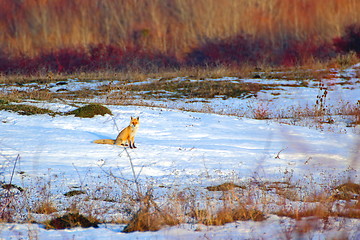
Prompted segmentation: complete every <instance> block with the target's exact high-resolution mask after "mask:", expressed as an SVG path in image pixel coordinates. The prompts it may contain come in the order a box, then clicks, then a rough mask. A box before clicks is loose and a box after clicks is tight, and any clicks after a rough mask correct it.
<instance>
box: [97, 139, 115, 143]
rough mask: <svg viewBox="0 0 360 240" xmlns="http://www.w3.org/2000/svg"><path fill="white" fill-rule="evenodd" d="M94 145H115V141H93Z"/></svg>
mask: <svg viewBox="0 0 360 240" xmlns="http://www.w3.org/2000/svg"><path fill="white" fill-rule="evenodd" d="M93 143H97V144H115V140H113V139H98V140H95V141H93Z"/></svg>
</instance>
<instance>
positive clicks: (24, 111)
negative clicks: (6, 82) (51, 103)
mask: <svg viewBox="0 0 360 240" xmlns="http://www.w3.org/2000/svg"><path fill="white" fill-rule="evenodd" d="M0 110H5V111H11V112H16V113H18V114H20V115H35V114H49V115H55V112H53V111H51V110H49V109H46V108H39V107H36V106H31V105H27V104H0Z"/></svg>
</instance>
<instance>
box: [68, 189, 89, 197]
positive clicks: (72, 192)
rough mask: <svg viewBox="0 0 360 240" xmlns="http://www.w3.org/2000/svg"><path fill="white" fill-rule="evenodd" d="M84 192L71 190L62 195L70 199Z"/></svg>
mask: <svg viewBox="0 0 360 240" xmlns="http://www.w3.org/2000/svg"><path fill="white" fill-rule="evenodd" d="M85 193H86V192H84V191H81V190H72V191H70V192H67V193H65V194H64V196H66V197H72V196H76V195H80V194H85Z"/></svg>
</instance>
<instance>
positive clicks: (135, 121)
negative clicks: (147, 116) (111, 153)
mask: <svg viewBox="0 0 360 240" xmlns="http://www.w3.org/2000/svg"><path fill="white" fill-rule="evenodd" d="M139 126H140V120H139V117H137V118H133V117H131V120H130V124H129V126H127V127H126V128H124V129H123V130H122V131H121V132H120V133H119V135H118V136H117V137H116V139H115V140H113V139H98V140H95V141H94V143H98V144H115V145H122V146H127V145H129V147H130V148H136V146H135V135H136V132H137V130H138V129H139Z"/></svg>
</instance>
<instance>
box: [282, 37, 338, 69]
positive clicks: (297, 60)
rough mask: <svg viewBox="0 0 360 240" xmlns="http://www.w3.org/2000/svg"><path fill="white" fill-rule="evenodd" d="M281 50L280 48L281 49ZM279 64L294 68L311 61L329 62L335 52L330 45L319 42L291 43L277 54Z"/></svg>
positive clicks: (309, 40)
mask: <svg viewBox="0 0 360 240" xmlns="http://www.w3.org/2000/svg"><path fill="white" fill-rule="evenodd" d="M279 49H280V48H279ZM277 56H278V62H277V64H280V65H285V66H294V65H298V64H304V63H306V62H307V61H308V60H309V59H318V60H328V59H330V58H331V57H334V56H335V52H334V50H333V48H332V46H331V44H329V43H325V42H320V43H319V42H318V41H317V40H315V39H312V38H309V39H307V40H305V41H296V40H293V41H289V42H288V44H287V45H286V46H285V47H284V48H283V49H281V50H280V52H279V53H277Z"/></svg>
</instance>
